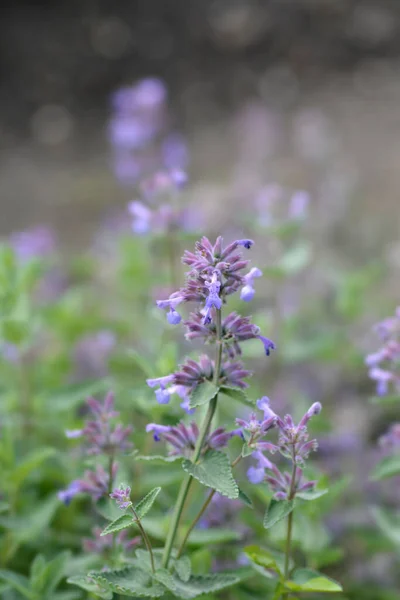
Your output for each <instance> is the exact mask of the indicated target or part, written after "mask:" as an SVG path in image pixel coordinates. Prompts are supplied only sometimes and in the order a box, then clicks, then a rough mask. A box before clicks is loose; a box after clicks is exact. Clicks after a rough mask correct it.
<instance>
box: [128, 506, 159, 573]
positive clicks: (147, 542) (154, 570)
mask: <svg viewBox="0 0 400 600" xmlns="http://www.w3.org/2000/svg"><path fill="white" fill-rule="evenodd" d="M131 511H132V512H133V514H134V517H135V521H136V524H137V526H138V527H139V529H140V533H141V534H142V538H143V541H144V544H145V546H146V548H147V551H148V553H149V555H150V563H151V570H152V572H153V573H155V572H156V567H155V564H154V555H153V549H152V547H151V542H150V540H149V537H148V535H147V533H146V531H145V529H144V527H143V525H142V523H141V521H140V519H139V515H138V514H137V512H136V510H135V509H134V507H133V506H131Z"/></svg>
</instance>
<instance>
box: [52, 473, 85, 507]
mask: <svg viewBox="0 0 400 600" xmlns="http://www.w3.org/2000/svg"><path fill="white" fill-rule="evenodd" d="M81 491H82V487H81V482H80V480H78V479H77V480H75V481H71V483H70V484H69V486H68V487H67V488H66V489H65V490H60V491H59V492H58V494H57V496H58V499H59V500H61V502H63V503H64V504H65V505H66V506H69V505H70V504H71V501H72V499H73V498H74V497H75V496H76V495H77V494H79V493H80V492H81Z"/></svg>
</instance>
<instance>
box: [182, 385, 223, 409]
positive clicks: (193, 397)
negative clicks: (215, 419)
mask: <svg viewBox="0 0 400 600" xmlns="http://www.w3.org/2000/svg"><path fill="white" fill-rule="evenodd" d="M218 391H219V387H218V386H216V385H214V384H213V383H212V382H211V381H203V383H199V385H197V386H196V387H195V388H194V390H193V392H192V393H191V394H190V404H189V406H190V408H196V406H202V405H203V404H207V403H208V402H210V401H211V400H212V399H213V398H215V396H216V395H217V394H218Z"/></svg>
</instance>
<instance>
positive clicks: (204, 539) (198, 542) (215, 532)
mask: <svg viewBox="0 0 400 600" xmlns="http://www.w3.org/2000/svg"><path fill="white" fill-rule="evenodd" d="M182 533H184V532H183V531H182ZM240 538H241V536H240V534H239V533H238V532H237V531H234V530H233V529H224V528H222V527H212V528H211V529H193V531H192V532H191V534H190V536H189V539H188V546H211V545H212V544H223V543H228V542H235V541H237V540H240Z"/></svg>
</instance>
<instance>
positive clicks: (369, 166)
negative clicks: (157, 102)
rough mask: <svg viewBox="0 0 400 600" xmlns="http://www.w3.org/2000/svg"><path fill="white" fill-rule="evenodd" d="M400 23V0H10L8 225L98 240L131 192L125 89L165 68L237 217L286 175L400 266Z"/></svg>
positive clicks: (208, 188) (352, 233)
mask: <svg viewBox="0 0 400 600" xmlns="http://www.w3.org/2000/svg"><path fill="white" fill-rule="evenodd" d="M399 28H400V8H399V5H398V3H397V2H395V1H394V0H379V2H378V1H373V0H323V1H321V0H318V1H316V0H293V1H292V0H284V1H283V0H268V1H267V0H263V1H257V0H246V1H245V0H202V1H201V2H199V1H196V0H118V2H112V3H111V2H106V1H101V0H82V1H81V0H80V1H74V0H71V1H68V2H63V1H61V0H58V1H55V0H53V1H50V0H47V1H45V0H42V1H40V2H39V1H35V2H33V1H28V0H25V1H22V0H8V1H6V2H4V3H3V5H2V9H1V18H0V47H1V56H0V75H1V80H0V131H1V137H0V202H1V214H2V219H1V223H0V233H1V234H8V233H9V232H10V231H13V230H16V229H22V228H26V227H28V226H32V225H35V224H38V223H42V222H45V223H46V224H49V225H52V226H54V227H55V228H56V230H58V232H59V235H60V236H61V239H62V241H63V242H64V243H65V244H66V245H71V244H74V245H75V244H80V245H85V244H87V242H88V236H90V235H91V234H92V233H93V231H94V230H95V229H96V227H97V226H98V224H99V223H100V222H101V221H102V219H103V218H104V216H105V215H108V214H109V213H110V211H112V209H113V208H114V207H120V206H124V204H125V203H126V201H127V200H130V199H131V197H130V196H131V194H130V192H129V191H127V190H126V189H125V190H124V189H122V188H121V185H120V184H119V182H118V181H117V179H116V178H115V176H114V173H113V169H112V164H111V158H110V143H109V140H108V136H107V124H108V121H109V119H110V113H111V96H112V94H113V93H114V92H115V90H117V89H118V88H120V87H121V86H124V85H130V84H132V83H134V82H135V81H136V80H138V79H140V78H142V77H144V76H153V77H160V78H162V79H163V80H164V81H165V82H166V84H167V86H168V90H169V109H170V111H171V115H172V119H173V121H174V125H175V126H176V127H177V128H178V129H179V131H181V132H182V133H184V135H185V136H186V139H187V140H188V145H189V147H190V155H191V163H190V169H189V172H190V178H191V181H192V183H193V186H194V188H196V189H197V193H198V197H199V198H200V201H201V202H207V199H208V201H210V203H211V204H212V206H213V207H214V208H215V207H220V209H221V210H220V216H221V218H222V219H223V218H224V217H223V212H224V211H225V210H226V208H227V207H228V206H229V207H231V206H233V205H234V204H235V203H236V205H237V206H239V207H240V206H241V203H244V202H246V201H247V198H248V196H249V195H250V194H251V193H252V190H253V189H254V188H255V187H256V186H257V184H258V183H261V182H262V183H265V182H270V181H279V183H280V184H284V185H289V186H292V187H294V188H302V189H306V190H308V191H309V192H310V193H311V195H312V198H313V202H314V204H315V205H319V206H320V209H319V210H318V213H317V214H318V215H319V217H320V220H319V221H318V228H319V229H321V231H324V228H325V229H326V228H328V229H329V231H330V232H331V241H332V244H336V245H337V246H339V247H340V248H341V250H342V251H344V253H345V255H346V257H347V259H348V260H352V257H354V258H355V260H356V261H357V260H358V261H360V260H365V259H369V258H370V257H372V256H374V255H375V256H376V254H377V253H380V254H381V255H384V257H385V259H387V260H388V261H389V263H390V264H391V265H392V266H394V267H395V268H398V267H399V266H400V246H399V245H398V243H397V241H398V240H397V235H398V231H399V225H400V202H399V199H398V187H399V179H400V170H399V168H398V157H399V155H400V137H399V135H398V133H399V132H400V111H399V105H400V61H399V50H400V42H399V40H400V36H399ZM242 205H243V204H242ZM217 212H218V211H217ZM323 235H325V232H324V233H323ZM349 252H350V254H349Z"/></svg>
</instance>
